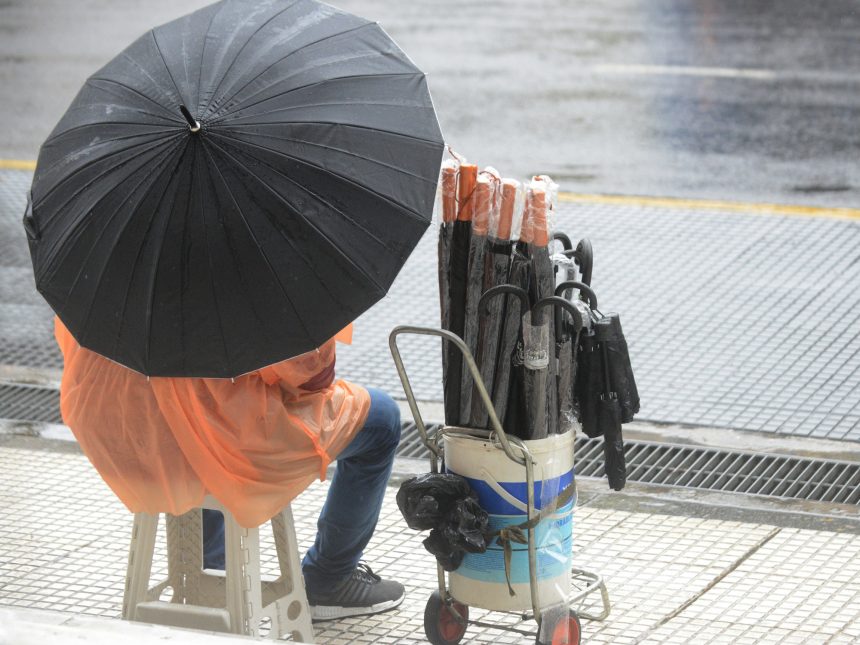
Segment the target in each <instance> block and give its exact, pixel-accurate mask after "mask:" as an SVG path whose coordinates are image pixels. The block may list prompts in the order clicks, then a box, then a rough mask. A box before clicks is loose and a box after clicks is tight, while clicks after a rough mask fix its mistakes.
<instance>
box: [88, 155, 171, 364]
mask: <svg viewBox="0 0 860 645" xmlns="http://www.w3.org/2000/svg"><path fill="white" fill-rule="evenodd" d="M187 148H188V139H186V140H185V145H184V146H182V147H181V154H180V155H179V159H178V160H177V162H176V164H175V165H174V166H173V168H172V169H171V171H170V174H171V175H174V174H175V173H176V170H177V168H179V162H180V161H182V157H183V156H184V155H185V150H186V149H187ZM177 150H180V149H179V147H177ZM163 168H164V169H166V168H168V164H164V165H163ZM171 180H172V177H171ZM171 180H168V186H169V185H170V184H169V182H170V181H171ZM153 185H155V182H153ZM150 190H152V186H150V187H149V189H148V190H147V191H146V192H147V194H148V193H149V191H150ZM142 201H143V200H141V202H142ZM163 201H164V193H161V195H160V196H159V198H158V204H156V206H155V208H154V209H153V210H152V215H151V216H150V218H149V223H148V224H147V225H146V233H144V235H142V236H141V239H140V246H138V247H137V254H136V255H135V258H134V264H133V267H134V268H133V269H132V272H131V278H130V280H129V283H131V281H132V280H133V279H134V274H135V273H136V272H137V268H138V267H139V266H140V256H141V254H142V253H143V247H144V246H145V244H146V239H147V238H148V237H149V231H150V230H151V229H152V224H153V222H155V216H156V215H157V214H158V211H159V210H160V209H161V204H162V202H163ZM139 205H140V203H138V206H139ZM135 210H137V208H135ZM114 251H116V246H114V248H113V249H112V250H111V254H110V256H111V257H113V253H114ZM108 259H110V258H108ZM107 265H108V263H107V262H105V265H104V267H103V268H102V272H101V275H104V271H105V269H106V268H107ZM101 275H100V276H99V282H101ZM130 295H131V289H126V292H125V297H124V298H123V301H122V308H121V309H120V313H119V329H118V330H117V333H116V337H115V338H114V346H113V349H112V351H111V353H112V354H114V355H116V350H117V345H119V339H120V338H121V337H122V329H123V323H124V321H125V310H126V308H127V307H128V298H129V296H130ZM94 300H95V299H93V301H90V308H89V310H88V311H87V325H88V324H89V317H90V315H92V304H93V302H94ZM145 342H147V343H148V342H149V341H148V339H147V340H146V341H145ZM148 358H149V357H148V356H147V359H148ZM147 371H148V370H147Z"/></svg>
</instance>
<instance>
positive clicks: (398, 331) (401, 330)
mask: <svg viewBox="0 0 860 645" xmlns="http://www.w3.org/2000/svg"><path fill="white" fill-rule="evenodd" d="M403 334H413V335H416V336H438V337H439V338H441V339H442V340H443V341H448V342H450V343H454V345H455V346H456V347H457V349H459V350H460V352H461V353H462V354H463V358H464V359H465V360H466V365H467V366H468V367H469V371H470V372H471V373H472V378H473V379H474V381H475V385H476V386H477V388H478V394H480V395H481V399H482V400H483V402H484V405H485V406H486V408H487V412H488V413H489V417H490V423H491V424H492V427H493V431H494V432H495V433H496V436H497V437H498V438H499V443H501V445H502V450H504V451H505V454H506V455H507V456H508V458H509V459H511V460H512V461H514V462H516V463H518V464H520V465H523V466H524V465H526V457H525V455H521V456H517V455H516V454H514V449H513V446H512V445H511V442H510V441H509V440H508V436H507V435H506V434H505V430H504V428H502V424H501V423H500V422H499V417H497V416H496V409H495V408H494V407H493V400H492V399H491V398H490V395H489V394H488V393H487V388H486V386H485V385H484V381H483V379H482V378H481V373H480V371H479V370H478V366H477V365H476V364H475V359H474V358H472V352H470V351H469V348H468V347H467V346H466V343H464V342H463V340H462V339H461V338H460V337H459V336H457V334H454V333H453V332H450V331H447V330H445V329H433V328H431V327H412V326H410V325H399V326H397V327H395V328H394V329H392V330H391V333H390V334H389V335H388V348H389V349H390V350H391V357H392V358H393V359H394V365H395V367H397V374H398V376H399V377H400V382H401V383H402V384H403V391H404V393H405V394H406V400H407V401H408V402H409V409H410V410H411V411H412V417H413V418H414V419H415V425H417V426H418V432H419V433H420V434H421V438H422V439H423V440H424V443H425V444H426V445H427V446H428V447H429V448H430V450H431V451H432V452H433V454H434V455H435V456H436V457H437V458H438V457H439V456H440V455H439V450H438V448H437V447H436V446H435V445H434V444H431V443H430V440H429V439H428V437H427V428H426V426H425V425H424V419H423V418H422V417H421V413H420V412H419V411H418V402H417V401H416V399H415V394H414V392H413V391H412V384H411V383H410V382H409V376H407V374H406V368H405V367H404V366H403V359H402V358H401V356H400V348H399V347H398V346H397V337H398V336H401V335H403Z"/></svg>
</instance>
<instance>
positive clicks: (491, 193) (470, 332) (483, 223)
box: [460, 168, 501, 426]
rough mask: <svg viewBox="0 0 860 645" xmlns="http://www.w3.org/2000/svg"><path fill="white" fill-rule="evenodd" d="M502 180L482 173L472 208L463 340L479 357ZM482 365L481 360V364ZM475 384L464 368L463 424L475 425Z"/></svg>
mask: <svg viewBox="0 0 860 645" xmlns="http://www.w3.org/2000/svg"><path fill="white" fill-rule="evenodd" d="M499 181H501V180H500V178H499V174H498V173H497V172H496V171H495V170H494V169H492V168H488V169H486V170H484V171H483V172H481V174H480V175H479V176H478V180H477V183H476V185H475V191H474V195H475V196H474V200H473V201H474V208H473V209H472V213H473V214H472V233H471V239H470V240H469V271H468V278H467V281H466V310H465V311H466V313H465V318H464V321H463V342H465V343H466V347H468V348H469V352H470V353H471V354H472V356H473V357H475V359H476V360H480V359H479V357H478V336H479V331H480V317H479V314H478V301H479V300H480V299H481V293H482V292H483V287H484V271H485V262H484V257H485V256H486V254H487V248H488V244H489V241H488V240H489V238H488V234H489V225H490V213H491V211H492V208H493V201H494V199H495V191H496V186H497V184H498V182H499ZM479 365H480V363H479ZM474 386H475V383H474V379H473V378H472V374H471V372H470V371H469V370H467V369H464V370H463V373H462V387H461V389H460V423H461V424H462V425H465V426H471V425H472V391H473V389H474Z"/></svg>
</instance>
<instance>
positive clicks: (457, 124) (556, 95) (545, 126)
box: [0, 0, 860, 207]
mask: <svg viewBox="0 0 860 645" xmlns="http://www.w3.org/2000/svg"><path fill="white" fill-rule="evenodd" d="M203 4H206V3H205V2H201V1H200V0H186V1H185V2H182V3H177V2H172V1H170V0H146V1H144V0H76V1H74V2H70V1H69V0H0V88H2V89H0V124H2V126H0V158H18V159H34V158H35V157H36V155H37V152H38V146H39V143H40V142H41V141H42V140H43V139H44V138H45V137H46V136H47V134H48V133H49V131H50V130H51V128H52V127H53V125H54V124H55V123H56V121H57V120H58V119H59V117H60V116H61V114H62V112H63V111H64V109H65V107H66V106H67V105H68V103H69V101H70V100H71V99H72V97H73V96H74V94H75V92H76V91H77V88H78V87H79V86H80V85H81V83H82V82H83V81H84V80H85V78H86V77H87V76H88V75H89V74H90V73H92V72H93V71H95V70H96V69H97V68H98V67H99V66H100V65H101V64H103V63H104V62H106V61H107V60H108V59H109V58H111V57H112V56H113V55H115V54H116V53H117V52H118V51H119V50H121V49H122V48H123V47H124V46H125V45H126V44H128V43H129V42H131V40H133V39H134V38H135V37H137V36H138V35H140V34H141V33H142V32H143V31H145V30H146V29H147V28H148V27H150V26H152V25H154V24H158V23H160V22H164V21H166V20H169V19H171V18H173V17H176V16H178V15H180V14H182V13H185V12H187V11H190V10H193V9H195V8H197V7H199V6H202V5H203ZM334 4H336V5H337V6H340V7H341V8H343V9H346V10H350V11H354V12H356V13H360V14H362V15H365V16H367V17H370V18H373V19H375V20H378V21H379V22H380V23H382V25H383V26H384V27H385V28H386V29H387V30H388V31H389V33H391V34H392V36H394V38H395V39H396V40H397V41H398V43H399V44H400V45H401V46H402V47H403V49H404V50H405V51H407V52H408V53H409V54H410V56H411V57H412V58H413V59H414V60H415V61H416V63H418V65H419V66H421V67H422V68H423V69H424V70H425V71H427V72H428V74H429V76H430V87H431V91H432V92H433V95H434V100H435V102H436V106H437V109H438V112H439V117H440V121H441V124H442V128H443V132H444V133H445V135H446V138H447V139H448V141H449V142H450V143H451V144H453V146H454V147H455V148H456V149H457V150H459V151H460V152H461V153H463V154H465V155H466V156H467V157H469V158H470V159H472V160H474V161H476V162H478V163H481V164H492V165H495V166H497V167H498V168H499V169H500V170H502V171H503V172H504V173H505V174H516V175H526V174H530V173H533V172H549V173H550V174H552V175H553V176H555V177H556V178H558V179H559V180H560V182H561V183H562V186H563V187H564V188H565V189H567V190H572V191H580V192H596V193H609V194H615V193H619V194H642V195H661V196H677V197H693V198H712V199H729V200H745V201H767V202H780V203H800V204H810V205H822V206H828V205H829V206H848V207H857V206H860V0H819V1H818V2H808V0H779V1H764V0H698V1H694V0H605V1H601V2H599V3H597V2H592V3H577V2H571V1H570V0H543V1H536V2H523V1H522V0H502V1H496V2H465V1H463V0H459V1H456V2H455V1H451V0H438V1H434V2H430V1H420V2H404V1H402V0H336V1H335V2H334Z"/></svg>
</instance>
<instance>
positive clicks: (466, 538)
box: [424, 497, 489, 571]
mask: <svg viewBox="0 0 860 645" xmlns="http://www.w3.org/2000/svg"><path fill="white" fill-rule="evenodd" d="M488 527H489V516H488V515H487V512H486V511H485V510H484V509H482V508H481V507H480V506H479V505H478V502H477V500H475V499H474V498H472V497H466V498H463V499H459V500H457V501H456V503H455V504H454V507H453V508H452V509H451V511H450V512H449V513H448V514H447V515H446V516H445V518H444V519H443V520H442V522H441V523H440V524H439V526H437V527H436V528H434V529H433V530H432V531H430V535H428V536H427V537H426V538H425V539H424V548H425V549H427V550H428V551H429V552H430V553H431V554H432V555H434V556H436V559H437V560H438V562H439V564H441V565H442V568H443V569H445V571H454V570H456V569H457V567H459V566H460V564H461V563H462V562H463V556H464V555H465V554H466V553H483V552H484V551H486V550H487V541H486V538H485V537H484V536H485V534H486V533H487V532H488Z"/></svg>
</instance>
